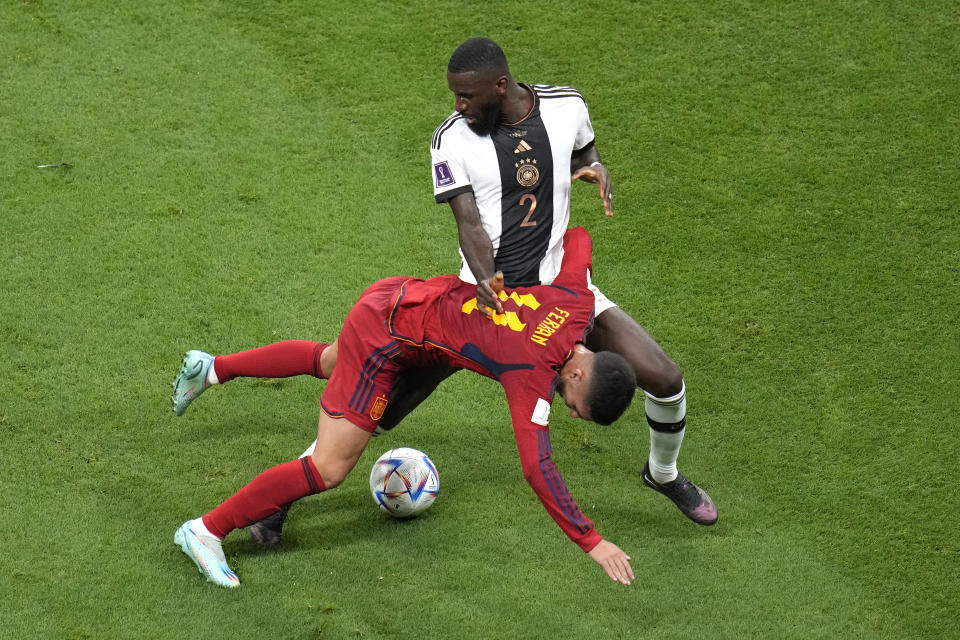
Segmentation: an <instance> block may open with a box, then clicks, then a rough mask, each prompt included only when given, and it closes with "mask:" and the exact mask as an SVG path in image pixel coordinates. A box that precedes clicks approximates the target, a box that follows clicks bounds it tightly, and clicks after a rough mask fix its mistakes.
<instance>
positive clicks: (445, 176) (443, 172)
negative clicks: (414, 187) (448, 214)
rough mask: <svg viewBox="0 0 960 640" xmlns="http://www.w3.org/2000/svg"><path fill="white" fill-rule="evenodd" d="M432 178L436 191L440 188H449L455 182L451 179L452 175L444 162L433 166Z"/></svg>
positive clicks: (448, 166)
mask: <svg viewBox="0 0 960 640" xmlns="http://www.w3.org/2000/svg"><path fill="white" fill-rule="evenodd" d="M433 177H434V181H435V182H436V183H437V188H438V189H439V188H440V187H449V186H450V185H452V184H454V183H455V182H456V180H454V179H453V173H452V172H451V171H450V165H449V164H447V161H446V160H444V161H443V162H438V163H436V164H435V165H433Z"/></svg>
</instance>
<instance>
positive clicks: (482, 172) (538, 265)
mask: <svg viewBox="0 0 960 640" xmlns="http://www.w3.org/2000/svg"><path fill="white" fill-rule="evenodd" d="M530 88H531V89H533V94H534V106H533V110H532V111H531V112H530V115H528V116H527V117H526V118H524V119H523V120H522V121H521V122H518V123H516V124H512V125H505V124H501V123H498V124H497V126H496V128H495V129H494V131H493V133H492V134H491V135H490V136H487V137H481V136H478V135H477V134H475V133H474V132H473V131H471V130H470V127H468V126H467V123H466V121H465V120H464V119H463V116H461V115H460V114H458V113H454V114H453V115H451V116H450V117H449V118H447V119H446V120H445V121H444V122H443V124H441V125H440V126H439V127H438V128H437V130H436V131H435V132H434V134H433V141H432V144H431V145H430V155H431V157H432V160H433V192H434V196H435V197H436V200H437V202H447V201H448V200H450V199H451V198H453V197H454V196H456V195H459V194H461V193H464V192H468V191H472V192H473V195H474V198H475V199H476V201H477V207H478V208H479V210H480V219H481V221H482V223H483V228H484V230H485V231H486V232H487V235H489V236H490V240H491V241H492V242H493V250H494V263H495V266H496V269H497V270H499V271H502V272H503V274H504V279H505V280H506V285H507V286H509V287H519V286H532V285H536V284H550V283H551V282H553V278H554V277H555V276H556V275H557V273H558V272H559V271H560V261H561V260H562V258H563V234H564V232H565V231H566V229H567V226H568V225H569V223H570V156H571V155H572V154H573V152H574V151H579V150H581V149H584V148H586V147H587V146H589V145H591V144H593V138H594V134H593V125H591V124H590V115H589V113H588V112H587V105H586V103H585V102H584V100H583V97H582V96H581V95H580V93H579V92H578V91H577V90H576V89H571V88H570V87H554V86H550V85H543V84H535V85H532V86H530ZM460 256H461V258H463V251H462V250H461V252H460ZM462 264H463V267H462V268H461V270H460V278H461V279H463V280H466V281H467V282H472V283H476V281H477V280H476V278H475V277H474V275H473V273H472V272H471V271H470V267H469V266H468V265H467V261H466V260H465V259H463V260H462Z"/></svg>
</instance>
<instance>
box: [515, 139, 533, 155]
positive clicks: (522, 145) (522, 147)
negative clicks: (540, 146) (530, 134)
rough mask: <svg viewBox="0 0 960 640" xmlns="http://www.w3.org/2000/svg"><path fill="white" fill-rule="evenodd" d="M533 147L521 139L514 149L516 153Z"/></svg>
mask: <svg viewBox="0 0 960 640" xmlns="http://www.w3.org/2000/svg"><path fill="white" fill-rule="evenodd" d="M531 149H533V147H531V146H530V145H529V144H527V141H526V140H521V141H520V144H518V145H517V148H516V149H514V150H513V152H514V153H523V152H524V151H530V150H531Z"/></svg>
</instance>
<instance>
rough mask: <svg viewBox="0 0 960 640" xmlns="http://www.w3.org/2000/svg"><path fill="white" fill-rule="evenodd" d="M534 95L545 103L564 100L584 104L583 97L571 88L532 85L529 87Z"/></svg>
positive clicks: (553, 85) (552, 85)
mask: <svg viewBox="0 0 960 640" xmlns="http://www.w3.org/2000/svg"><path fill="white" fill-rule="evenodd" d="M530 86H531V88H532V89H533V91H534V93H536V94H537V97H538V98H539V99H540V100H547V101H564V100H579V101H580V102H583V103H584V104H586V102H587V101H586V100H584V98H583V95H582V94H581V93H580V92H579V91H577V90H576V89H574V88H573V87H567V86H564V85H556V84H532V85H530Z"/></svg>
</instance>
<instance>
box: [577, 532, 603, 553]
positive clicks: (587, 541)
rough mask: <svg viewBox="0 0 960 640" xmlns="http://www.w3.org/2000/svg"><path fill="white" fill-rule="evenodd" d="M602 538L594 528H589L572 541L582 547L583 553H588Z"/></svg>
mask: <svg viewBox="0 0 960 640" xmlns="http://www.w3.org/2000/svg"><path fill="white" fill-rule="evenodd" d="M601 540H603V536H601V535H600V534H599V533H597V530H596V529H591V530H590V531H588V532H587V533H586V534H584V535H583V537H580V538H577V539H576V540H574V542H576V543H577V546H578V547H580V548H581V549H583V552H584V553H590V552H591V551H593V548H594V547H595V546H597V545H598V544H600V541H601Z"/></svg>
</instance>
